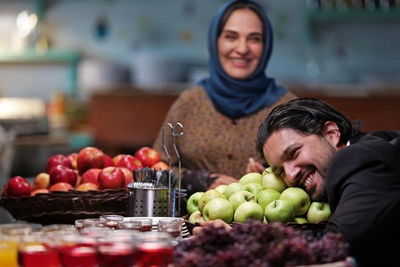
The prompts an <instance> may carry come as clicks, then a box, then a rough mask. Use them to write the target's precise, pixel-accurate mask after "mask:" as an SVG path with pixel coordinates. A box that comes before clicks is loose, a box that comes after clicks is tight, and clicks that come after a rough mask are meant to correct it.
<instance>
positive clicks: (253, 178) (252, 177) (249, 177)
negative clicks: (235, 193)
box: [239, 172, 262, 185]
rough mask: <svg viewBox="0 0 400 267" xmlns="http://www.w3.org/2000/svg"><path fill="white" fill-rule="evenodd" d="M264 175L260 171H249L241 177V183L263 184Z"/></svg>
mask: <svg viewBox="0 0 400 267" xmlns="http://www.w3.org/2000/svg"><path fill="white" fill-rule="evenodd" d="M261 182H262V176H261V174H260V173H258V172H249V173H247V174H245V175H243V176H242V177H241V178H240V179H239V184H242V185H245V184H250V183H257V184H261Z"/></svg>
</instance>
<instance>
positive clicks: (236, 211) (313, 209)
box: [187, 167, 331, 223]
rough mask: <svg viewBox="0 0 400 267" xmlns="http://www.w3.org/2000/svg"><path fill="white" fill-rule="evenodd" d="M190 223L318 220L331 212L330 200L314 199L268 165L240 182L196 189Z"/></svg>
mask: <svg viewBox="0 0 400 267" xmlns="http://www.w3.org/2000/svg"><path fill="white" fill-rule="evenodd" d="M187 211H188V213H189V214H190V217H189V222H191V223H199V222H201V221H207V220H215V219H221V220H224V221H225V222H227V223H231V222H237V223H244V222H246V221H248V220H256V221H261V222H265V223H268V222H282V223H287V222H297V223H306V222H308V223H318V222H322V221H326V220H328V219H329V217H330V215H331V210H330V207H329V205H328V203H325V202H316V201H312V200H311V198H310V196H309V195H308V194H307V192H306V191H304V190H303V189H302V188H299V187H288V186H287V185H286V184H285V182H284V181H283V179H282V177H280V176H279V175H276V174H275V173H273V172H272V170H271V168H270V167H269V168H266V169H265V170H264V172H263V173H261V174H260V173H257V172H251V173H247V174H245V175H244V176H242V177H241V178H240V179H239V181H238V182H236V183H231V184H229V185H220V186H218V187H217V188H215V189H211V190H208V191H206V192H196V193H194V194H193V195H191V196H190V197H189V199H188V201H187Z"/></svg>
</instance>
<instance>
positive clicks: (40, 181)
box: [33, 172, 50, 189]
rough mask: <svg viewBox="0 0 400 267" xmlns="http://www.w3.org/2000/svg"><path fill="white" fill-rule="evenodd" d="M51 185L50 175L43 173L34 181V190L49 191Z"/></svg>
mask: <svg viewBox="0 0 400 267" xmlns="http://www.w3.org/2000/svg"><path fill="white" fill-rule="evenodd" d="M49 185H50V175H49V174H48V173H45V172H41V173H39V174H38V175H36V177H35V180H34V181H33V189H47V188H49Z"/></svg>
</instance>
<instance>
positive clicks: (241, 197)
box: [229, 190, 256, 210]
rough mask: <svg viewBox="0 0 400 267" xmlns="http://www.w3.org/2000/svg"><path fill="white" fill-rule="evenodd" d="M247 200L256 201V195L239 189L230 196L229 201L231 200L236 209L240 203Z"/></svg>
mask: <svg viewBox="0 0 400 267" xmlns="http://www.w3.org/2000/svg"><path fill="white" fill-rule="evenodd" d="M247 201H252V202H256V196H255V195H254V194H252V193H250V192H249V191H246V190H240V191H237V192H235V193H233V194H232V195H231V196H230V197H229V202H231V204H232V207H233V209H234V210H236V209H237V207H239V206H240V204H242V203H244V202H247Z"/></svg>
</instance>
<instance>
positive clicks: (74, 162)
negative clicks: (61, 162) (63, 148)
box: [67, 153, 78, 170]
mask: <svg viewBox="0 0 400 267" xmlns="http://www.w3.org/2000/svg"><path fill="white" fill-rule="evenodd" d="M67 158H68V159H69V160H70V161H71V165H72V169H74V170H77V169H78V166H77V165H78V164H77V159H78V153H71V154H69V155H67Z"/></svg>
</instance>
